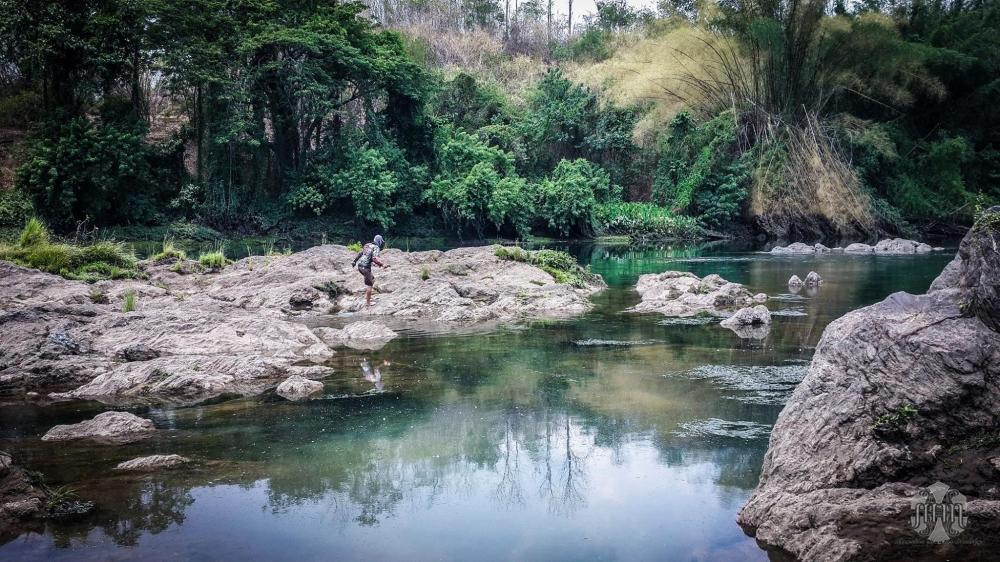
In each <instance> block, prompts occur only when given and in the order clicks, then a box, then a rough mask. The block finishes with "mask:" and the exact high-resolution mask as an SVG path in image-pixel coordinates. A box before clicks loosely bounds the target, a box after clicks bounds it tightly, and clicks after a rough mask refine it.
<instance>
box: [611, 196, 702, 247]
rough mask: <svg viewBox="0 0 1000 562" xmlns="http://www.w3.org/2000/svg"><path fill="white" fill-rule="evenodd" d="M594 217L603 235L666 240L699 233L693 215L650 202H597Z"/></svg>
mask: <svg viewBox="0 0 1000 562" xmlns="http://www.w3.org/2000/svg"><path fill="white" fill-rule="evenodd" d="M594 218H595V222H596V223H597V228H598V232H599V233H600V234H602V235H610V236H629V237H631V238H636V239H638V240H669V239H691V238H697V237H698V236H699V235H700V233H701V227H700V226H699V225H698V221H697V220H696V219H694V218H692V217H686V216H683V215H675V214H673V213H671V212H670V210H668V209H664V208H663V207H660V206H657V205H655V204H653V203H636V202H629V203H622V202H618V203H605V204H603V205H598V206H597V208H596V210H595V213H594Z"/></svg>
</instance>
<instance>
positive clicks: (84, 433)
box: [42, 412, 156, 444]
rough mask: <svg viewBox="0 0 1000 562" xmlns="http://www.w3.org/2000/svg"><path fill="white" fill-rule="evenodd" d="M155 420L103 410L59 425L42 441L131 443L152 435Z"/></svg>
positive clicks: (44, 436) (43, 437)
mask: <svg viewBox="0 0 1000 562" xmlns="http://www.w3.org/2000/svg"><path fill="white" fill-rule="evenodd" d="M154 431H156V426H154V425H153V422H151V421H149V420H147V419H144V418H140V417H139V416H137V415H135V414H130V413H128V412H102V413H100V414H97V415H96V416H94V418H93V419H90V420H86V421H82V422H80V423H74V424H71V425H57V426H55V427H53V428H52V429H50V430H49V431H48V432H47V433H46V434H45V435H43V436H42V441H73V440H78V439H87V440H90V441H95V442H98V443H105V444H121V443H131V442H132V441H138V440H140V439H146V438H147V437H150V436H152V434H153V432H154Z"/></svg>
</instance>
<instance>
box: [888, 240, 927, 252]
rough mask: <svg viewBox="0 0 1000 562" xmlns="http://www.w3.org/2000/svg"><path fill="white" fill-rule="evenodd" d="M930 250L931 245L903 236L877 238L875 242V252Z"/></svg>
mask: <svg viewBox="0 0 1000 562" xmlns="http://www.w3.org/2000/svg"><path fill="white" fill-rule="evenodd" d="M930 251H931V247H930V246H929V245H927V244H924V243H922V242H916V241H914V240H906V239H903V238H893V239H891V240H879V242H878V244H875V253H876V254H926V253H927V252H930Z"/></svg>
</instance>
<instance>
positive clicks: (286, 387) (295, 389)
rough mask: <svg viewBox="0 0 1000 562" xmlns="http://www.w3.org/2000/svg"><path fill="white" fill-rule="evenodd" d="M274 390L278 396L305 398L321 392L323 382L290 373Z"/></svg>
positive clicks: (295, 398)
mask: <svg viewBox="0 0 1000 562" xmlns="http://www.w3.org/2000/svg"><path fill="white" fill-rule="evenodd" d="M275 392H277V393H278V396H281V397H282V398H286V399H288V400H292V401H297V400H305V399H306V398H309V397H311V396H315V395H316V394H319V393H320V392H323V383H321V382H319V381H314V380H312V379H307V378H305V377H302V376H299V375H292V376H290V377H288V378H287V379H285V380H284V381H282V382H281V384H279V385H278V388H277V389H275Z"/></svg>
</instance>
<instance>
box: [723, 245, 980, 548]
mask: <svg viewBox="0 0 1000 562" xmlns="http://www.w3.org/2000/svg"><path fill="white" fill-rule="evenodd" d="M993 235H994V232H992V231H990V230H989V229H976V230H974V231H973V232H970V234H968V235H967V236H966V238H965V240H964V241H963V243H962V248H961V249H960V251H959V257H960V258H961V259H960V261H958V262H952V264H950V265H949V266H948V267H947V268H946V269H945V271H944V272H943V273H942V276H941V277H939V279H938V280H936V281H935V283H934V284H933V285H932V287H934V290H933V291H931V292H929V293H928V294H926V295H919V296H915V295H910V294H906V293H896V294H893V295H891V296H890V297H888V298H887V299H886V300H884V301H882V302H880V303H878V304H875V305H872V306H869V307H866V308H862V309H859V310H856V311H853V312H851V313H849V314H847V315H846V316H844V317H842V318H840V319H838V320H836V321H834V322H832V323H831V324H830V325H829V326H828V327H827V328H826V330H825V332H824V333H823V336H822V338H821V339H820V342H819V345H818V346H817V348H816V354H815V356H814V358H813V361H812V364H811V366H810V368H809V371H808V373H807V374H806V377H805V378H804V380H803V381H802V382H801V383H800V384H799V386H798V387H797V388H796V390H795V392H794V393H793V394H792V396H791V398H790V399H789V401H788V403H787V404H786V406H785V408H784V410H782V412H781V414H780V415H779V417H778V421H777V423H776V424H775V426H774V429H773V431H772V434H771V440H770V445H769V447H768V451H767V454H766V455H765V457H764V465H763V468H762V472H761V477H760V483H759V485H758V487H757V489H756V490H755V491H754V494H753V496H752V497H751V498H750V500H749V501H748V502H747V504H746V505H745V506H744V507H743V509H742V510H741V511H740V513H739V522H740V523H741V524H742V525H743V526H744V528H745V529H746V530H747V531H748V532H750V533H753V534H754V535H755V536H756V538H757V540H758V541H759V542H761V543H763V544H765V545H769V546H774V547H779V548H781V549H783V550H784V551H787V552H790V553H792V554H793V555H795V556H796V557H798V558H799V559H802V560H816V561H820V562H823V561H848V560H874V559H889V558H895V557H904V558H909V557H911V556H913V554H914V552H915V551H916V552H917V553H923V554H924V555H926V554H927V553H935V552H938V551H937V550H935V548H936V547H935V545H934V544H933V543H931V542H929V541H927V540H926V539H925V538H924V537H923V536H920V535H918V534H917V533H916V531H915V530H913V529H911V527H910V525H909V517H910V515H911V514H912V513H913V511H912V509H911V502H912V501H913V500H914V498H915V497H917V495H918V494H920V493H922V492H921V489H922V488H925V487H927V486H929V485H931V484H933V483H934V482H935V481H941V482H944V483H945V484H947V485H948V486H950V487H951V488H954V489H956V490H958V491H959V492H961V493H962V494H964V495H965V496H966V497H967V498H968V499H969V501H968V504H967V507H966V513H967V514H968V515H969V516H970V517H971V520H972V521H974V523H975V524H971V523H970V524H969V525H968V526H967V528H966V530H965V534H963V535H962V537H963V540H970V541H981V542H984V543H985V542H990V543H993V544H995V543H996V542H997V541H998V537H1000V517H998V516H1000V486H998V484H997V482H998V480H997V476H998V475H997V472H996V468H995V467H994V466H993V463H992V460H991V459H995V458H997V457H998V456H1000V423H998V419H997V412H998V411H1000V333H998V332H997V326H996V324H995V320H994V319H995V318H996V316H995V312H996V308H995V307H993V306H992V305H991V304H989V303H992V302H995V301H992V300H991V299H990V298H989V295H995V294H996V293H995V292H991V291H995V290H996V287H997V285H996V283H997V280H998V279H1000V277H997V275H1000V256H998V255H997V253H996V250H995V249H994V248H993V246H992V244H991V243H990V242H989V241H990V238H992V236H993ZM978 295H987V298H984V299H982V301H978V300H976V299H977V296H978ZM980 302H982V303H984V305H982V306H981V308H977V304H973V303H980ZM980 311H981V312H980ZM984 318H985V321H984ZM906 548H908V549H910V550H900V551H898V552H897V551H896V550H895V549H906ZM914 549H915V550H914Z"/></svg>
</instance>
